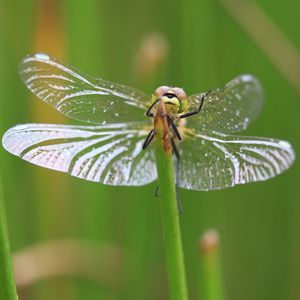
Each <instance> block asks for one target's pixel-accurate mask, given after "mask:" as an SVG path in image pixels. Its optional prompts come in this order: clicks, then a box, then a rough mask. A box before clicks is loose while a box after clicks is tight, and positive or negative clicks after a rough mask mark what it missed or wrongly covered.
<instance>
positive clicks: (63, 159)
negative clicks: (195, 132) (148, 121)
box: [2, 123, 156, 186]
mask: <svg viewBox="0 0 300 300" xmlns="http://www.w3.org/2000/svg"><path fill="white" fill-rule="evenodd" d="M146 135H147V131H145V130H143V128H142V126H141V125H139V124H138V123H135V124H113V125H103V126H96V127H92V126H68V125H55V124H26V125H17V126H15V127H13V128H11V129H9V130H8V131H7V132H6V133H5V135H4V136H3V139H2V144H3V146H4V148H5V149H6V150H7V151H9V152H11V153H12V154H14V155H16V156H19V157H21V158H22V159H24V160H27V161H29V162H31V163H33V164H36V165H39V166H42V167H46V168H49V169H53V170H58V171H61V172H66V173H69V174H70V175H72V176H76V177H79V178H82V179H86V180H90V181H97V182H102V183H104V184H108V185H130V186H137V185H143V184H147V183H149V182H151V181H153V180H154V179H155V178H156V166H155V158H154V153H153V151H152V150H151V149H149V150H148V149H147V151H143V150H142V145H143V142H144V139H145V136H146Z"/></svg>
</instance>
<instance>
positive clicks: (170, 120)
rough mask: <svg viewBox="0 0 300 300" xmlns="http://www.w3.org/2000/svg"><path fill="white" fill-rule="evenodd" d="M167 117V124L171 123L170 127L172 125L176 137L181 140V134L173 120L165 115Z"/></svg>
mask: <svg viewBox="0 0 300 300" xmlns="http://www.w3.org/2000/svg"><path fill="white" fill-rule="evenodd" d="M167 119H168V123H169V125H171V127H172V129H173V131H174V132H175V134H176V136H177V137H178V139H179V140H181V135H180V133H179V131H178V129H177V127H176V125H175V124H174V122H173V121H172V119H171V118H170V117H169V116H167Z"/></svg>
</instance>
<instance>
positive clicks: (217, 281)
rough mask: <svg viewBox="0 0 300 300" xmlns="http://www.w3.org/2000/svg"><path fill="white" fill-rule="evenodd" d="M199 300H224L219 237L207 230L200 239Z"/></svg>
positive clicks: (215, 232)
mask: <svg viewBox="0 0 300 300" xmlns="http://www.w3.org/2000/svg"><path fill="white" fill-rule="evenodd" d="M199 248H200V249H199V250H200V271H201V272H200V275H201V278H200V293H201V297H200V299H205V300H224V292H223V284H222V268H221V261H220V253H219V235H218V233H217V231H215V230H208V231H207V232H206V233H205V234H204V235H203V236H202V238H201V239H200V243H199Z"/></svg>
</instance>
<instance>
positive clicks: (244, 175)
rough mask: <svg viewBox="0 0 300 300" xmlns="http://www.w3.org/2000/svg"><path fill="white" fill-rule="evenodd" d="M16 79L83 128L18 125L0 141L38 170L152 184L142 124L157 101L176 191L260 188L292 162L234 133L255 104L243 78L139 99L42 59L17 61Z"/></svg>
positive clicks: (283, 147) (279, 150) (249, 79)
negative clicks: (164, 121) (204, 88)
mask: <svg viewBox="0 0 300 300" xmlns="http://www.w3.org/2000/svg"><path fill="white" fill-rule="evenodd" d="M19 74H20V77H21V79H22V80H23V82H24V83H25V85H26V86H27V88H28V89H29V90H30V91H31V92H33V93H34V94H35V95H36V96H37V97H39V98H40V99H41V100H43V101H44V102H46V103H48V104H50V105H51V106H52V107H54V108H55V109H57V110H58V111H59V112H61V113H62V114H64V115H65V116H67V117H70V118H73V119H75V120H79V121H83V122H85V123H86V124H84V125H58V124H21V125H16V126H14V127H12V128H10V129H9V130H8V131H7V132H6V133H5V134H4V136H3V139H2V144H3V146H4V148H5V149H6V150H7V151H8V152H10V153H12V154H14V155H16V156H19V157H21V158H22V159H24V160H26V161H28V162H31V163H33V164H36V165H39V166H42V167H45V168H49V169H54V170H57V171H61V172H65V173H68V174H70V175H72V176H75V177H79V178H82V179H85V180H89V181H94V182H100V183H103V184H107V185H125V186H140V185H145V184H148V183H151V182H153V181H155V180H156V179H157V171H156V162H155V154H154V149H153V147H152V141H153V140H155V137H156V134H155V131H154V128H153V118H152V117H153V116H154V115H155V110H156V106H157V104H158V103H160V102H161V101H162V102H163V103H164V105H165V107H166V112H167V119H168V126H169V130H170V132H171V139H172V145H173V153H174V155H173V156H174V161H175V160H176V161H178V165H179V167H178V168H179V170H178V174H177V185H178V186H179V187H182V188H185V189H192V190H198V191H208V190H219V189H223V188H228V187H232V186H235V185H237V184H244V183H248V182H256V181H264V180H267V179H269V178H271V177H274V176H276V175H278V174H280V173H282V172H283V171H285V170H287V169H288V168H289V167H290V166H291V164H292V163H293V161H294V159H295V154H294V150H293V148H292V146H291V145H290V143H288V142H287V141H284V140H279V139H274V138H265V137H249V136H238V135H235V133H237V132H240V131H242V130H245V129H246V128H247V127H248V125H249V124H250V123H251V122H252V121H253V120H254V119H255V117H256V116H257V115H258V113H259V112H260V110H261V107H262V104H263V98H264V97H263V89H262V87H261V84H260V82H259V80H258V79H256V78H255V77H254V76H252V75H248V74H244V75H240V76H238V77H236V78H234V79H233V80H231V81H230V82H228V83H227V84H225V86H224V87H222V88H217V89H214V90H211V91H209V92H206V93H198V94H194V95H191V96H187V95H186V93H185V92H184V90H183V89H181V88H177V87H175V88H174V87H168V86H161V87H159V88H158V89H156V90H155V92H154V93H153V95H152V96H149V95H147V94H145V93H144V92H142V91H139V90H136V89H134V88H131V87H128V86H126V85H122V84H117V83H112V82H109V81H105V80H103V79H97V78H94V77H92V76H89V75H86V74H84V73H83V72H81V71H79V70H77V69H75V68H73V67H70V66H68V65H65V64H62V63H60V62H59V61H58V60H56V59H54V58H52V57H50V56H49V55H47V54H44V53H37V54H34V55H31V56H27V57H25V58H24V59H23V60H22V62H21V63H20V67H19Z"/></svg>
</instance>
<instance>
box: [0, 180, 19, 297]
mask: <svg viewBox="0 0 300 300" xmlns="http://www.w3.org/2000/svg"><path fill="white" fill-rule="evenodd" d="M0 299H5V300H17V299H18V296H17V290H16V284H15V278H14V273H13V269H12V263H11V257H10V247H9V241H8V232H7V225H6V216H5V206H4V199H3V194H2V186H1V182H0Z"/></svg>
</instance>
